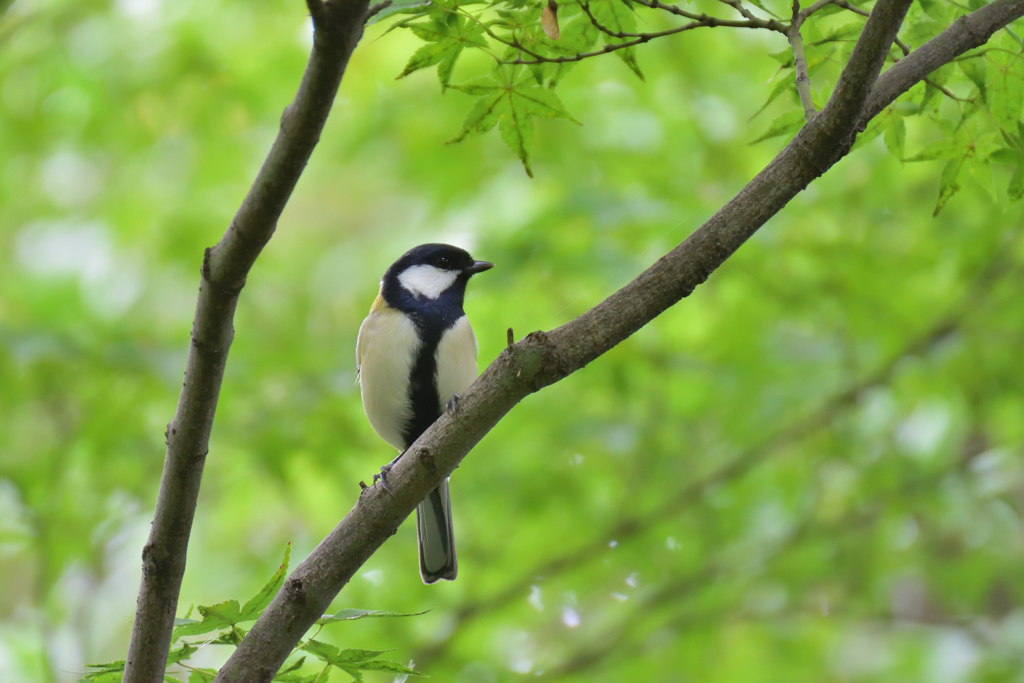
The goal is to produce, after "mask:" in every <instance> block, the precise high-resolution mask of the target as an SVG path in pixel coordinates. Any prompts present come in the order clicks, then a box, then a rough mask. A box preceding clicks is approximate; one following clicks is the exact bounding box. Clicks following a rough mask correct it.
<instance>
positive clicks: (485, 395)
mask: <svg viewBox="0 0 1024 683" xmlns="http://www.w3.org/2000/svg"><path fill="white" fill-rule="evenodd" d="M909 5H910V0H878V2H877V3H876V4H875V7H874V9H873V10H872V12H871V16H870V17H869V18H868V21H867V24H866V25H865V27H864V31H863V32H862V34H861V36H860V39H859V40H858V42H857V44H856V46H855V47H854V50H853V53H852V55H851V57H850V60H849V63H848V64H847V65H846V68H845V69H844V70H843V73H842V75H841V76H840V79H839V83H838V85H837V86H836V89H835V91H834V92H833V94H832V97H831V98H830V100H829V102H828V104H827V105H826V106H825V108H824V109H823V110H822V111H821V112H820V113H819V114H818V115H817V116H815V117H814V120H813V121H811V123H809V124H807V125H805V126H804V127H803V129H801V131H800V132H799V133H798V134H797V136H796V137H795V138H794V139H793V140H792V141H791V142H790V143H789V145H787V146H786V147H785V148H784V149H783V150H782V151H781V152H780V153H779V154H778V156H776V157H775V159H774V160H772V162H771V163H770V164H769V165H768V166H767V167H766V168H765V169H764V170H763V171H762V172H761V173H759V174H758V175H757V177H755V178H754V179H753V180H752V181H751V182H750V183H749V184H748V185H747V186H746V187H745V188H744V189H743V190H742V191H741V192H740V193H739V194H738V195H736V197H734V198H733V199H732V200H730V201H729V202H728V203H727V204H726V205H725V206H724V207H722V209H721V210H719V211H718V213H716V214H715V215H714V216H713V217H712V218H711V219H709V220H708V221H707V222H706V223H705V224H704V225H703V226H701V227H700V228H699V229H698V230H696V231H695V232H694V233H693V234H692V235H691V236H690V237H689V238H687V240H686V241H685V242H683V243H682V244H681V245H679V246H678V247H676V248H675V249H673V250H672V251H671V252H670V253H669V254H667V255H666V256H664V257H663V258H661V259H659V260H658V261H657V262H656V263H655V264H654V265H653V266H651V267H650V268H649V269H648V270H646V271H645V272H644V273H642V274H641V275H640V276H639V277H637V278H636V279H635V280H634V281H633V282H631V283H629V284H628V285H626V286H625V287H623V288H622V289H620V290H619V291H618V292H616V293H615V294H613V295H612V296H610V297H608V298H607V299H606V300H604V301H603V302H601V303H600V304H598V305H597V306H595V307H594V308H592V309H591V310H590V311H588V312H586V313H584V314H583V315H581V316H579V317H578V318H576V319H574V320H572V321H570V322H569V323H567V324H565V325H563V326H562V327H560V328H558V329H556V330H552V331H551V332H547V333H544V332H534V333H532V334H530V335H528V336H527V337H526V338H525V339H523V340H521V341H520V342H518V343H516V344H515V345H513V346H512V347H511V348H509V349H505V350H504V351H502V353H501V354H500V355H499V356H498V358H497V359H496V360H495V361H494V362H493V363H492V364H491V365H490V366H489V367H488V368H487V369H486V370H485V371H484V373H483V375H481V376H480V378H479V379H477V381H476V382H474V383H473V385H472V386H471V387H470V388H469V389H468V390H467V391H466V392H465V393H464V394H463V401H462V406H461V408H460V410H459V412H458V414H456V415H452V414H445V415H442V416H441V417H440V418H439V419H438V420H437V421H436V422H435V423H434V424H433V425H432V426H431V427H430V428H429V429H428V430H427V431H426V432H424V434H423V435H422V436H421V437H420V438H419V439H417V441H416V443H414V444H413V445H412V446H411V447H410V448H409V449H408V450H407V451H406V455H405V457H404V458H402V459H401V460H400V461H399V462H398V463H397V464H396V465H395V466H394V467H393V468H392V470H391V472H390V474H389V476H388V480H389V486H390V489H391V491H390V493H388V492H384V491H382V490H381V489H378V488H367V489H365V490H364V491H363V492H362V493H361V494H360V497H359V500H358V502H357V503H356V505H355V507H353V509H352V510H351V511H350V512H349V513H348V514H347V515H346V516H345V518H344V519H343V520H342V521H341V522H340V523H339V524H338V526H336V527H335V528H334V530H333V531H331V533H330V534H329V535H328V536H327V538H325V539H324V540H323V541H322V542H321V543H320V545H319V546H317V548H316V549H315V550H314V551H313V552H312V553H311V554H310V555H309V557H307V558H306V559H305V560H304V561H303V562H302V563H301V564H300V565H299V566H298V567H297V568H296V569H295V571H294V572H293V573H292V574H291V576H289V577H288V579H287V580H286V581H285V583H284V586H283V587H282V589H281V591H280V592H279V593H278V594H277V595H276V596H275V598H274V600H273V601H272V602H271V604H270V606H269V607H267V609H266V611H264V613H263V615H262V616H261V617H260V618H259V619H258V620H257V622H256V623H255V625H254V626H253V628H252V630H251V631H250V632H249V634H248V635H247V637H246V638H245V640H243V642H242V643H241V644H240V645H239V646H238V648H237V649H236V650H235V651H234V653H233V654H232V655H231V658H230V659H229V660H228V662H227V663H226V664H225V665H224V667H223V668H222V669H221V671H220V672H219V673H218V675H217V680H218V681H221V682H223V681H247V682H248V681H255V682H269V681H270V680H271V679H272V678H273V676H274V674H275V673H276V672H277V669H278V668H279V667H280V665H281V663H282V662H283V661H284V660H285V658H286V657H287V656H288V653H289V652H291V649H292V647H294V645H295V644H296V643H297V642H298V640H299V638H300V637H301V636H302V634H303V633H304V632H305V630H306V629H307V628H309V626H311V625H312V624H313V622H315V621H316V620H317V619H318V618H319V617H320V616H321V615H322V614H323V612H324V611H325V610H326V608H327V607H328V605H329V604H330V602H331V601H332V600H333V599H334V597H335V596H336V595H337V594H338V592H339V591H340V590H341V588H342V587H343V586H344V585H345V584H346V583H347V582H348V581H349V580H350V579H351V578H352V576H354V574H355V572H356V571H357V570H358V569H359V568H360V567H361V566H362V565H363V563H364V562H365V561H366V560H367V559H368V558H369V557H370V556H371V555H372V554H373V553H374V552H375V551H376V550H377V548H379V547H380V545H381V544H382V543H384V541H385V540H387V539H388V538H389V537H390V536H392V535H393V534H394V533H395V532H396V531H397V529H398V526H399V525H400V524H401V523H402V522H403V521H404V520H405V518H406V517H408V515H409V514H410V513H411V512H412V510H413V509H414V508H415V507H416V505H417V504H418V503H419V502H420V501H422V500H423V499H424V498H425V497H426V496H427V494H428V493H429V492H430V491H432V490H433V489H434V488H436V487H437V486H438V485H439V484H440V483H441V481H442V479H443V478H444V477H446V476H448V475H449V474H450V473H451V472H452V471H453V470H454V469H455V468H456V467H457V466H458V465H459V463H460V462H461V461H462V459H463V458H464V457H465V456H466V454H467V453H468V452H469V450H470V449H471V448H472V447H473V446H475V445H476V444H477V443H478V442H479V441H480V439H481V438H483V436H484V435H486V434H487V432H488V431H490V430H491V429H492V428H493V427H494V425H495V424H497V422H498V421H499V420H501V419H502V418H503V417H504V416H505V414H506V413H507V412H508V411H509V410H511V409H512V408H513V407H514V406H515V405H516V404H517V403H518V402H519V401H520V400H522V399H523V398H524V397H526V396H528V395H529V394H531V393H533V392H536V391H539V390H540V389H543V388H544V387H546V386H548V385H550V384H553V383H555V382H557V381H559V380H561V379H563V378H564V377H566V376H567V375H569V374H571V373H573V372H575V371H576V370H579V369H580V368H582V367H584V366H586V365H587V364H588V363H590V362H591V361H593V360H595V359H596V358H598V357H599V356H601V355H602V354H603V353H605V352H607V351H608V350H609V349H611V348H613V347H614V346H615V345H617V344H618V343H619V342H621V341H622V340H623V339H625V338H627V337H629V336H630V335H632V334H633V333H635V332H636V331H637V330H639V329H640V328H641V327H643V326H644V325H645V324H647V323H648V322H650V321H651V320H652V319H653V318H655V317H656V316H658V315H659V314H661V313H662V312H664V311H665V310H666V309H667V308H669V307H670V306H672V305H674V304H675V303H677V302H678V301H679V300H680V299H682V298H684V297H686V296H688V295H689V294H690V293H691V292H692V291H693V290H694V288H695V287H697V286H698V285H700V284H701V283H703V282H704V281H705V280H706V279H707V278H708V276H709V275H710V274H711V273H712V272H713V271H714V270H715V269H716V268H718V267H719V266H720V265H721V264H722V263H724V262H725V260H726V259H727V258H728V257H729V256H730V255H732V253H733V252H735V251H736V249H738V248H739V247H740V246H741V245H742V244H743V243H744V242H745V241H746V240H747V239H749V238H750V237H751V236H752V235H753V234H754V233H755V232H756V231H757V230H758V229H759V228H760V227H761V226H762V225H764V223H765V222H766V221H767V220H768V219H769V218H771V217H772V216H774V215H775V214H776V213H778V212H779V211H780V210H781V209H782V208H783V207H784V206H786V204H788V203H789V201H790V200H792V199H793V197H795V196H796V195H797V194H798V193H799V192H800V191H802V190H803V189H804V188H805V187H806V186H807V185H808V184H809V183H810V182H811V181H813V180H814V179H815V178H817V177H818V176H820V175H821V174H823V173H825V172H826V171H827V170H828V169H829V168H831V167H832V165H834V164H835V163H836V162H837V161H838V160H839V159H841V158H842V157H844V156H845V155H846V154H847V153H848V152H849V150H850V147H851V145H852V143H853V140H854V138H855V136H856V130H857V128H858V127H859V126H861V125H863V124H864V123H866V121H867V120H869V119H870V118H871V117H872V116H874V115H877V113H878V112H879V111H881V109H882V108H884V107H885V106H887V105H888V104H889V103H891V101H892V100H893V99H895V98H896V97H897V96H898V95H899V94H901V93H903V92H906V90H908V89H909V88H910V87H912V86H913V85H914V84H916V83H917V82H919V81H920V80H921V79H922V78H924V77H925V76H927V75H928V73H930V72H931V71H932V70H934V69H935V68H936V67H937V66H939V65H941V64H942V63H945V62H948V61H950V60H952V59H954V58H955V57H956V56H957V55H959V54H961V52H962V51H964V50H966V49H971V48H973V47H976V46H977V45H978V44H981V43H983V42H984V40H985V38H987V35H991V33H988V34H987V35H986V36H985V37H981V34H982V33H983V32H984V31H983V29H984V27H985V26H986V23H985V22H989V23H991V24H992V25H993V29H992V30H995V29H996V28H999V27H1001V26H1005V25H1006V24H1008V23H1009V22H1010V21H1012V20H1013V19H1015V18H1017V17H1019V16H1021V15H1022V14H1024V0H995V2H994V3H992V4H990V5H987V6H986V7H983V8H982V9H980V10H977V11H976V12H975V13H974V14H975V15H981V17H983V18H984V19H978V20H976V21H973V22H967V24H966V27H967V29H969V31H970V32H971V33H972V37H971V38H970V39H969V40H963V39H961V38H959V37H958V36H959V35H960V33H962V32H963V31H964V30H965V22H964V20H963V19H961V20H958V21H957V22H956V23H954V25H953V26H952V27H951V28H950V29H948V30H947V31H944V32H943V33H941V34H940V35H939V36H937V37H936V38H933V39H932V40H931V41H929V43H927V44H926V45H925V46H924V47H922V48H921V49H919V50H917V51H915V52H914V53H912V54H911V56H910V57H907V58H906V59H904V60H902V61H901V62H900V63H899V64H897V65H896V66H894V67H892V68H891V69H890V70H889V71H887V72H886V74H885V75H884V76H882V77H881V78H879V75H878V74H879V71H880V70H881V67H882V64H883V62H884V60H885V57H886V55H887V54H888V52H889V48H890V47H891V45H892V41H893V38H894V37H895V35H896V32H897V30H898V29H899V27H900V25H901V23H902V21H903V17H904V16H905V14H906V11H907V9H908V7H909ZM972 16H974V15H972ZM1000 21H1001V22H1002V23H999V22H1000ZM950 44H952V47H951V46H950ZM929 46H932V47H931V49H929ZM919 54H922V55H923V56H920V57H919ZM935 55H940V56H941V58H940V59H936V58H935ZM942 59H944V61H942ZM923 65H927V66H929V67H930V68H928V69H927V70H926V71H923V72H922V71H921V70H922V68H923ZM901 67H902V68H901ZM898 69H899V71H898V72H897V70H898ZM894 72H896V73H895V75H894ZM869 96H870V101H868V98H869ZM872 112H873V113H872Z"/></svg>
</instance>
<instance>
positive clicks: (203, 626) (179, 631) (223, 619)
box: [171, 600, 242, 642]
mask: <svg viewBox="0 0 1024 683" xmlns="http://www.w3.org/2000/svg"><path fill="white" fill-rule="evenodd" d="M199 614H201V615H202V616H203V618H202V620H201V621H195V620H194V619H181V620H180V621H181V622H182V623H181V624H180V625H176V626H175V627H174V632H173V634H172V636H171V640H172V642H173V641H175V640H177V639H178V638H181V637H182V636H198V635H202V634H203V633H210V632H212V631H216V630H218V629H222V628H225V627H227V626H232V625H234V624H237V623H238V622H239V621H242V613H241V611H240V609H239V607H238V601H237V600H225V601H224V602H220V603H217V604H216V605H209V606H207V605H200V606H199Z"/></svg>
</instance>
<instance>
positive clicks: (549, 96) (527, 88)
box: [510, 81, 583, 126]
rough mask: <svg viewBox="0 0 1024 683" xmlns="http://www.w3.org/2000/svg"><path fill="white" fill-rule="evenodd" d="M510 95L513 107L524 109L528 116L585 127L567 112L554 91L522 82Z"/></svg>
mask: <svg viewBox="0 0 1024 683" xmlns="http://www.w3.org/2000/svg"><path fill="white" fill-rule="evenodd" d="M510 95H511V97H512V106H513V107H514V108H515V109H522V110H523V111H524V112H526V113H527V114H532V115H534V116H543V117H545V118H549V119H566V120H568V121H572V122H573V123H575V124H577V125H580V126H582V125H583V124H582V123H580V122H579V121H577V120H576V119H575V118H574V117H573V115H572V114H570V113H569V112H568V111H567V110H566V108H565V105H563V104H562V100H560V99H559V98H558V95H556V94H555V92H554V91H553V90H548V89H546V88H538V87H536V86H531V85H528V84H527V83H526V82H524V81H520V82H519V83H517V84H516V87H515V88H514V89H513V90H512V91H511V93H510Z"/></svg>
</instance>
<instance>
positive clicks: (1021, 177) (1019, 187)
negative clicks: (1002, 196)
mask: <svg viewBox="0 0 1024 683" xmlns="http://www.w3.org/2000/svg"><path fill="white" fill-rule="evenodd" d="M1006 196H1007V197H1008V198H1009V199H1010V201H1011V202H1017V201H1020V199H1021V197H1024V163H1020V164H1018V165H1017V168H1015V169H1014V170H1013V177H1012V178H1010V184H1009V185H1008V186H1007V188H1006Z"/></svg>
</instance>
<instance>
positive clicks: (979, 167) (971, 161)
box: [967, 154, 998, 202]
mask: <svg viewBox="0 0 1024 683" xmlns="http://www.w3.org/2000/svg"><path fill="white" fill-rule="evenodd" d="M967 168H968V170H969V171H970V174H971V178H973V179H974V181H975V182H976V183H978V185H980V186H981V187H982V189H984V190H985V192H987V193H988V195H989V197H990V198H991V199H992V201H993V202H996V201H998V195H997V194H996V185H995V180H994V179H993V178H992V165H991V164H990V163H989V162H988V159H986V158H984V157H982V156H980V155H978V154H974V155H973V156H971V157H968V160H967Z"/></svg>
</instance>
